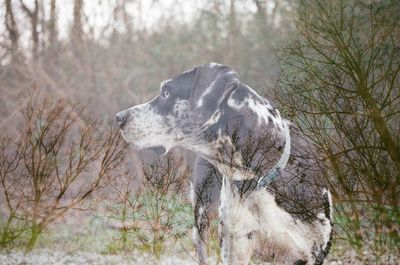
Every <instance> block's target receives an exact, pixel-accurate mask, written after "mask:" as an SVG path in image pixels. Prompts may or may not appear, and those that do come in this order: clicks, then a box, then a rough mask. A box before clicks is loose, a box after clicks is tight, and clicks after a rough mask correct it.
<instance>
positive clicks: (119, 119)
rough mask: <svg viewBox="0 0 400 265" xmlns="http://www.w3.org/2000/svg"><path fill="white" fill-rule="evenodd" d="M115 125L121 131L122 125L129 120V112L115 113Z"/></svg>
mask: <svg viewBox="0 0 400 265" xmlns="http://www.w3.org/2000/svg"><path fill="white" fill-rule="evenodd" d="M116 116H117V123H118V125H119V127H120V128H121V129H122V127H124V125H125V124H126V122H127V120H128V118H129V112H127V111H121V112H118V113H117V115H116Z"/></svg>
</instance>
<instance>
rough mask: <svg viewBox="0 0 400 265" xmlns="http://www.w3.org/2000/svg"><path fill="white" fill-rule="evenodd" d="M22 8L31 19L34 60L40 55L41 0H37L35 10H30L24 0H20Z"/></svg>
mask: <svg viewBox="0 0 400 265" xmlns="http://www.w3.org/2000/svg"><path fill="white" fill-rule="evenodd" d="M20 2H21V6H22V10H24V12H25V13H26V14H27V15H28V17H29V18H30V20H31V35H32V56H33V58H34V60H36V59H37V58H38V55H39V31H38V25H39V1H38V0H35V5H34V7H33V10H30V9H29V8H28V7H27V6H26V5H25V3H24V2H23V0H20Z"/></svg>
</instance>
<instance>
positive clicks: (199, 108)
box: [190, 63, 239, 120]
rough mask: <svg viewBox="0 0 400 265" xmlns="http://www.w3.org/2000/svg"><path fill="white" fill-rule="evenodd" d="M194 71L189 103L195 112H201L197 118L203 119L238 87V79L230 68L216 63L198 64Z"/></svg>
mask: <svg viewBox="0 0 400 265" xmlns="http://www.w3.org/2000/svg"><path fill="white" fill-rule="evenodd" d="M194 71H195V77H194V80H193V86H192V89H191V96H190V104H191V106H192V109H193V110H195V111H194V112H195V113H197V114H201V115H200V116H201V117H198V118H199V119H200V120H204V119H206V118H208V117H210V116H211V115H212V114H213V113H214V112H215V111H216V109H217V108H218V107H219V105H220V104H221V102H222V101H223V100H224V99H225V98H226V96H228V95H229V94H230V92H231V91H232V90H234V89H236V88H237V87H238V84H239V80H238V78H237V77H238V76H237V73H236V72H235V71H234V70H232V68H230V67H228V66H224V65H220V64H216V63H210V64H206V65H203V66H199V67H197V68H195V69H194Z"/></svg>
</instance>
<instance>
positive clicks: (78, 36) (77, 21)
mask: <svg viewBox="0 0 400 265" xmlns="http://www.w3.org/2000/svg"><path fill="white" fill-rule="evenodd" d="M82 11H83V0H75V1H74V14H73V17H74V18H73V22H72V32H71V38H72V41H73V42H75V43H80V42H81V40H82V15H83V12H82Z"/></svg>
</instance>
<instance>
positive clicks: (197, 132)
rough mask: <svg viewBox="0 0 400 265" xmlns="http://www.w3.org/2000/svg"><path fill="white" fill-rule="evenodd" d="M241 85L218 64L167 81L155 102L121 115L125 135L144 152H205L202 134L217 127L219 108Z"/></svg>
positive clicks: (162, 85) (121, 126)
mask: <svg viewBox="0 0 400 265" xmlns="http://www.w3.org/2000/svg"><path fill="white" fill-rule="evenodd" d="M238 82H239V81H238V80H237V74H236V72H234V71H233V70H232V69H231V68H229V67H227V66H223V65H220V64H216V63H210V64H207V65H203V66H199V67H196V68H194V69H192V70H189V71H186V72H184V73H182V74H180V75H177V76H176V77H174V78H172V79H169V80H166V81H164V82H162V83H161V86H160V94H159V95H158V96H156V97H155V98H154V99H152V100H151V101H149V102H147V103H144V104H141V105H137V106H133V107H131V108H129V109H126V110H123V111H121V112H119V113H118V114H117V121H118V124H119V126H120V128H121V131H122V135H123V137H124V138H125V139H126V141H127V142H129V143H132V144H134V145H135V146H136V147H138V148H140V149H155V150H158V151H159V153H164V152H167V151H168V150H169V149H170V148H172V147H174V146H184V147H187V148H189V149H192V150H195V151H200V152H201V150H200V149H202V148H205V147H204V135H202V133H201V132H202V131H204V128H205V127H207V126H209V125H210V124H212V123H213V121H212V120H213V119H212V117H213V116H216V110H217V109H218V107H219V105H220V104H221V102H222V101H223V100H224V99H225V98H226V97H227V96H228V94H229V93H230V91H232V90H233V89H235V87H236V86H237V84H238ZM214 122H216V121H214Z"/></svg>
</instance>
